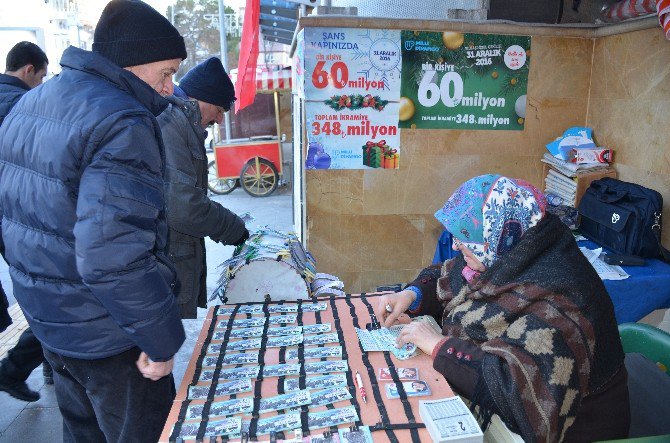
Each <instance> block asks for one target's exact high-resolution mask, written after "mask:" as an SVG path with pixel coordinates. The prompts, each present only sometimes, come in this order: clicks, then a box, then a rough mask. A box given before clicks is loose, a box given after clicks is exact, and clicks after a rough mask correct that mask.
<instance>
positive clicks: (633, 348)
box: [599, 323, 670, 443]
mask: <svg viewBox="0 0 670 443" xmlns="http://www.w3.org/2000/svg"><path fill="white" fill-rule="evenodd" d="M619 335H620V336H621V344H622V345H623V350H624V352H625V353H627V354H628V353H639V354H642V355H644V356H645V357H646V358H648V359H649V360H651V361H653V362H655V363H656V366H658V367H659V369H661V371H663V372H665V373H666V374H668V376H670V373H668V368H669V367H670V334H668V333H667V332H665V331H663V330H661V329H658V328H655V327H653V326H649V325H646V324H644V323H623V324H621V325H619ZM631 376H634V374H631V373H630V372H629V373H628V377H629V383H630V380H631V379H630V377H631ZM658 376H659V377H664V375H663V374H661V373H659V374H658ZM629 386H630V385H629ZM658 419H659V420H662V422H663V423H665V422H666V421H667V417H658ZM631 420H632V422H634V421H635V416H634V414H633V416H632V417H631ZM633 426H634V425H633V423H631V428H632V427H633ZM615 442H617V443H618V442H625V443H668V442H670V435H656V436H647V437H636V438H628V439H623V440H608V441H607V442H599V443H615Z"/></svg>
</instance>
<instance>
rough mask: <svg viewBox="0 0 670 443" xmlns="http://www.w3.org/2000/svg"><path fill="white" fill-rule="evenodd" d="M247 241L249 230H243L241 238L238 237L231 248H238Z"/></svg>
mask: <svg viewBox="0 0 670 443" xmlns="http://www.w3.org/2000/svg"><path fill="white" fill-rule="evenodd" d="M248 239H249V230H248V229H247V228H244V233H243V234H242V237H240V239H239V240H237V241H236V242H235V243H233V246H239V245H241V244H242V243H244V242H245V241H247V240H248Z"/></svg>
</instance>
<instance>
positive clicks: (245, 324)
mask: <svg viewBox="0 0 670 443" xmlns="http://www.w3.org/2000/svg"><path fill="white" fill-rule="evenodd" d="M265 320H266V319H265V317H252V318H237V319H235V320H233V326H234V327H236V328H255V327H258V326H265ZM218 327H219V328H227V327H228V320H222V321H220V322H219V324H218Z"/></svg>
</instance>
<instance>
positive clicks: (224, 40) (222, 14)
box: [219, 0, 230, 143]
mask: <svg viewBox="0 0 670 443" xmlns="http://www.w3.org/2000/svg"><path fill="white" fill-rule="evenodd" d="M219 38H220V39H221V63H222V64H223V68H224V69H225V70H226V72H227V73H228V75H230V71H229V70H228V35H227V32H226V6H225V5H224V3H223V0H219ZM223 118H224V125H225V128H226V143H230V117H228V113H227V112H226V113H225V114H224V115H223Z"/></svg>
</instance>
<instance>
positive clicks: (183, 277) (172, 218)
mask: <svg viewBox="0 0 670 443" xmlns="http://www.w3.org/2000/svg"><path fill="white" fill-rule="evenodd" d="M179 89H181V91H183V93H184V94H180V95H182V96H183V97H184V98H179V97H176V96H172V97H168V100H169V101H170V105H169V106H168V108H167V109H166V110H165V111H164V112H163V113H162V114H161V115H160V116H159V117H158V123H159V124H160V125H161V130H162V132H163V140H164V142H165V160H166V171H165V172H166V174H165V175H166V177H165V201H166V205H167V219H168V226H169V228H170V229H169V235H168V252H169V254H170V258H171V259H172V261H173V262H174V265H175V268H176V269H177V275H178V277H179V283H180V289H179V294H177V302H178V303H179V309H180V312H181V316H182V318H196V317H197V307H198V306H199V307H202V308H204V307H206V306H207V284H206V279H207V265H206V260H205V240H204V237H210V238H211V239H212V240H214V241H216V242H221V243H223V244H226V245H238V244H240V243H243V242H244V241H245V240H246V239H247V238H249V232H248V231H247V229H246V228H245V226H244V221H242V219H241V218H240V217H238V216H237V215H235V214H234V213H232V212H231V211H229V210H228V209H226V208H224V207H223V206H221V205H220V204H219V203H217V202H214V201H212V200H210V199H209V197H208V196H207V156H206V154H205V145H204V143H205V136H206V134H207V133H206V132H205V129H206V128H207V127H208V126H210V125H212V124H214V123H219V124H220V123H221V121H222V120H223V114H224V113H225V112H227V111H228V110H229V109H230V107H231V106H232V104H233V103H234V102H235V88H234V87H233V83H232V82H231V81H230V78H229V77H228V74H226V71H225V70H224V69H223V65H222V64H221V60H219V59H218V58H216V57H212V58H210V59H208V60H206V61H204V62H202V63H200V64H199V65H197V66H196V67H194V68H193V69H191V70H190V71H189V72H188V73H187V74H186V75H185V76H184V77H183V78H182V79H181V82H180V83H179V87H176V88H175V95H176V94H177V93H179Z"/></svg>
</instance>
